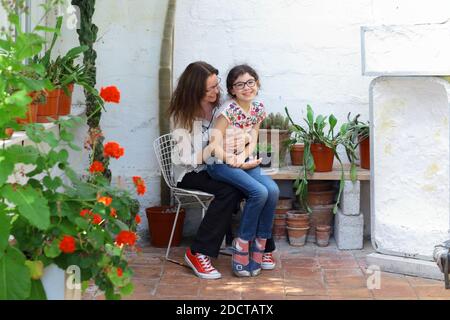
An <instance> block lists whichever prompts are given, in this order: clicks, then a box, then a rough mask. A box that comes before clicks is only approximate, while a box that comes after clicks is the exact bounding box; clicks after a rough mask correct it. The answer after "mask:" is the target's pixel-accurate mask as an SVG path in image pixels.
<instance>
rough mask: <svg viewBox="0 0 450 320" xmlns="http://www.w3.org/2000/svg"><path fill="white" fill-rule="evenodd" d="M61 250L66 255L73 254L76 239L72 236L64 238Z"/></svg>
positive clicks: (60, 245) (60, 244)
mask: <svg viewBox="0 0 450 320" xmlns="http://www.w3.org/2000/svg"><path fill="white" fill-rule="evenodd" d="M59 249H60V250H61V251H62V252H64V253H73V252H74V251H75V239H74V238H73V237H71V236H64V237H63V239H62V240H61V242H60V243H59Z"/></svg>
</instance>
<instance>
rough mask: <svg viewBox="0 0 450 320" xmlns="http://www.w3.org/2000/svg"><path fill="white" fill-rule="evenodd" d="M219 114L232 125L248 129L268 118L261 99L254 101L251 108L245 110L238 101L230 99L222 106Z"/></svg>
mask: <svg viewBox="0 0 450 320" xmlns="http://www.w3.org/2000/svg"><path fill="white" fill-rule="evenodd" d="M219 114H221V115H223V116H224V117H225V118H226V119H227V120H228V123H229V124H230V126H233V127H236V128H240V129H243V130H246V131H247V130H250V129H252V128H253V127H254V126H255V125H256V124H258V123H260V122H262V121H263V120H264V118H266V111H265V109H264V105H263V104H262V103H261V102H259V101H252V103H251V106H250V110H249V111H248V112H245V111H244V110H243V109H242V108H241V107H240V106H239V105H238V104H237V102H236V101H234V100H228V101H227V102H225V103H224V104H223V105H222V106H221V107H220V113H219Z"/></svg>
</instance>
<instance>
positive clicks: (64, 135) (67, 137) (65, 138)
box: [59, 130, 73, 142]
mask: <svg viewBox="0 0 450 320" xmlns="http://www.w3.org/2000/svg"><path fill="white" fill-rule="evenodd" d="M59 136H60V138H61V140H63V141H67V142H69V141H72V140H73V134H72V133H70V132H69V131H66V130H61V132H60V134H59Z"/></svg>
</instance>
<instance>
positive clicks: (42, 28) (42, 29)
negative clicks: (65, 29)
mask: <svg viewBox="0 0 450 320" xmlns="http://www.w3.org/2000/svg"><path fill="white" fill-rule="evenodd" d="M34 30H35V31H44V32H49V33H54V32H57V31H58V30H57V29H56V28H51V27H46V26H36V27H35V28H34Z"/></svg>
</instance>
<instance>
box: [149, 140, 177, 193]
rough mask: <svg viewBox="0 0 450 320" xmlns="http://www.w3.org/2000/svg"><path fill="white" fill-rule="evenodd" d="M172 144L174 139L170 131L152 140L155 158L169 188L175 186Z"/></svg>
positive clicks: (173, 144)
mask: <svg viewBox="0 0 450 320" xmlns="http://www.w3.org/2000/svg"><path fill="white" fill-rule="evenodd" d="M174 146H175V141H174V140H173V137H172V134H171V133H167V134H165V135H162V136H160V137H159V138H156V139H155V141H154V142H153V148H154V149H155V153H156V159H157V160H158V163H159V167H160V168H161V173H162V175H163V177H164V180H165V181H166V183H167V185H168V186H169V187H171V188H174V187H175V186H176V183H175V178H174V176H173V164H172V150H173V148H174Z"/></svg>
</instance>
